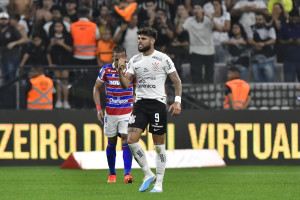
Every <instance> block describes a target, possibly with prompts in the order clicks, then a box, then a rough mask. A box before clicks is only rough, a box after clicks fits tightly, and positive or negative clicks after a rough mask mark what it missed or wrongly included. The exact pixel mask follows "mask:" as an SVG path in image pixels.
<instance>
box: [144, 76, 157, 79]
mask: <svg viewBox="0 0 300 200" xmlns="http://www.w3.org/2000/svg"><path fill="white" fill-rule="evenodd" d="M144 79H145V80H148V79H150V80H156V78H155V77H151V76H148V77H145V78H144Z"/></svg>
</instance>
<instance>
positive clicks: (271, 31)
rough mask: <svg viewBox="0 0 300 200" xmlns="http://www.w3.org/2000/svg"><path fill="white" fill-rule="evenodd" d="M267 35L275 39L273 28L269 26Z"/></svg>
mask: <svg viewBox="0 0 300 200" xmlns="http://www.w3.org/2000/svg"><path fill="white" fill-rule="evenodd" d="M269 37H270V38H272V39H276V32H275V29H274V28H273V27H271V29H270V31H269Z"/></svg>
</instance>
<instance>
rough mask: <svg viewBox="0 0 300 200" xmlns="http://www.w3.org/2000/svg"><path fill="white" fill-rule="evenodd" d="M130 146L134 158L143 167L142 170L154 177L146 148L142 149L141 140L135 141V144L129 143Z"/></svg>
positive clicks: (146, 174)
mask: <svg viewBox="0 0 300 200" xmlns="http://www.w3.org/2000/svg"><path fill="white" fill-rule="evenodd" d="M128 146H129V147H130V150H131V153H132V154H133V156H134V159H135V160H136V162H137V163H138V164H139V166H140V167H141V168H142V170H143V171H144V173H145V176H147V177H152V176H154V173H153V172H152V171H151V169H150V167H149V165H148V162H147V159H146V154H145V152H144V150H143V149H142V147H141V145H140V143H139V142H137V143H133V144H128Z"/></svg>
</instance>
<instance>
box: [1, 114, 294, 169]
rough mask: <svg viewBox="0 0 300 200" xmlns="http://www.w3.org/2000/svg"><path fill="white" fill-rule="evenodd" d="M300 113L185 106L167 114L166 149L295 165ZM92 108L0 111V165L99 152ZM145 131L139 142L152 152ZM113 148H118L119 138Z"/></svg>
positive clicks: (101, 145) (101, 141)
mask: <svg viewBox="0 0 300 200" xmlns="http://www.w3.org/2000/svg"><path fill="white" fill-rule="evenodd" d="M298 115H299V111H295V110H291V111H207V110H205V111H204V110H197V111H195V110H184V111H183V112H182V115H180V116H177V117H169V119H168V120H169V121H168V130H167V143H166V147H167V149H168V150H174V149H217V151H218V152H219V154H220V156H221V157H222V158H224V160H225V162H226V164H227V165H299V163H300V162H299V161H300V150H299V141H300V140H299V123H300V121H299V118H298ZM102 127H103V126H102V125H100V124H99V123H98V121H97V117H96V111H92V110H90V111H88V110H77V111H75V110H74V111H64V110H61V111H59V110H53V111H3V110H2V111H0V166H14V165H61V164H62V163H63V161H64V160H65V159H66V158H67V157H68V156H69V154H70V153H71V152H76V151H103V150H105V148H106V144H107V140H106V138H105V137H104V136H103V130H102ZM151 141H152V140H151V134H148V132H147V131H145V132H144V133H143V135H142V139H141V141H140V142H141V144H142V146H143V148H144V149H145V150H149V151H151V150H153V143H152V142H151ZM118 143H119V145H118V146H117V150H121V142H120V140H119V142H118Z"/></svg>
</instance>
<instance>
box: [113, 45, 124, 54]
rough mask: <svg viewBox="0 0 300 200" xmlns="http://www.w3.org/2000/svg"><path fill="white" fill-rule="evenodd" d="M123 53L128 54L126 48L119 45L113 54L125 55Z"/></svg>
mask: <svg viewBox="0 0 300 200" xmlns="http://www.w3.org/2000/svg"><path fill="white" fill-rule="evenodd" d="M123 52H124V53H125V54H126V49H125V47H123V46H120V45H117V46H115V47H114V50H113V54H115V53H123Z"/></svg>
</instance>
